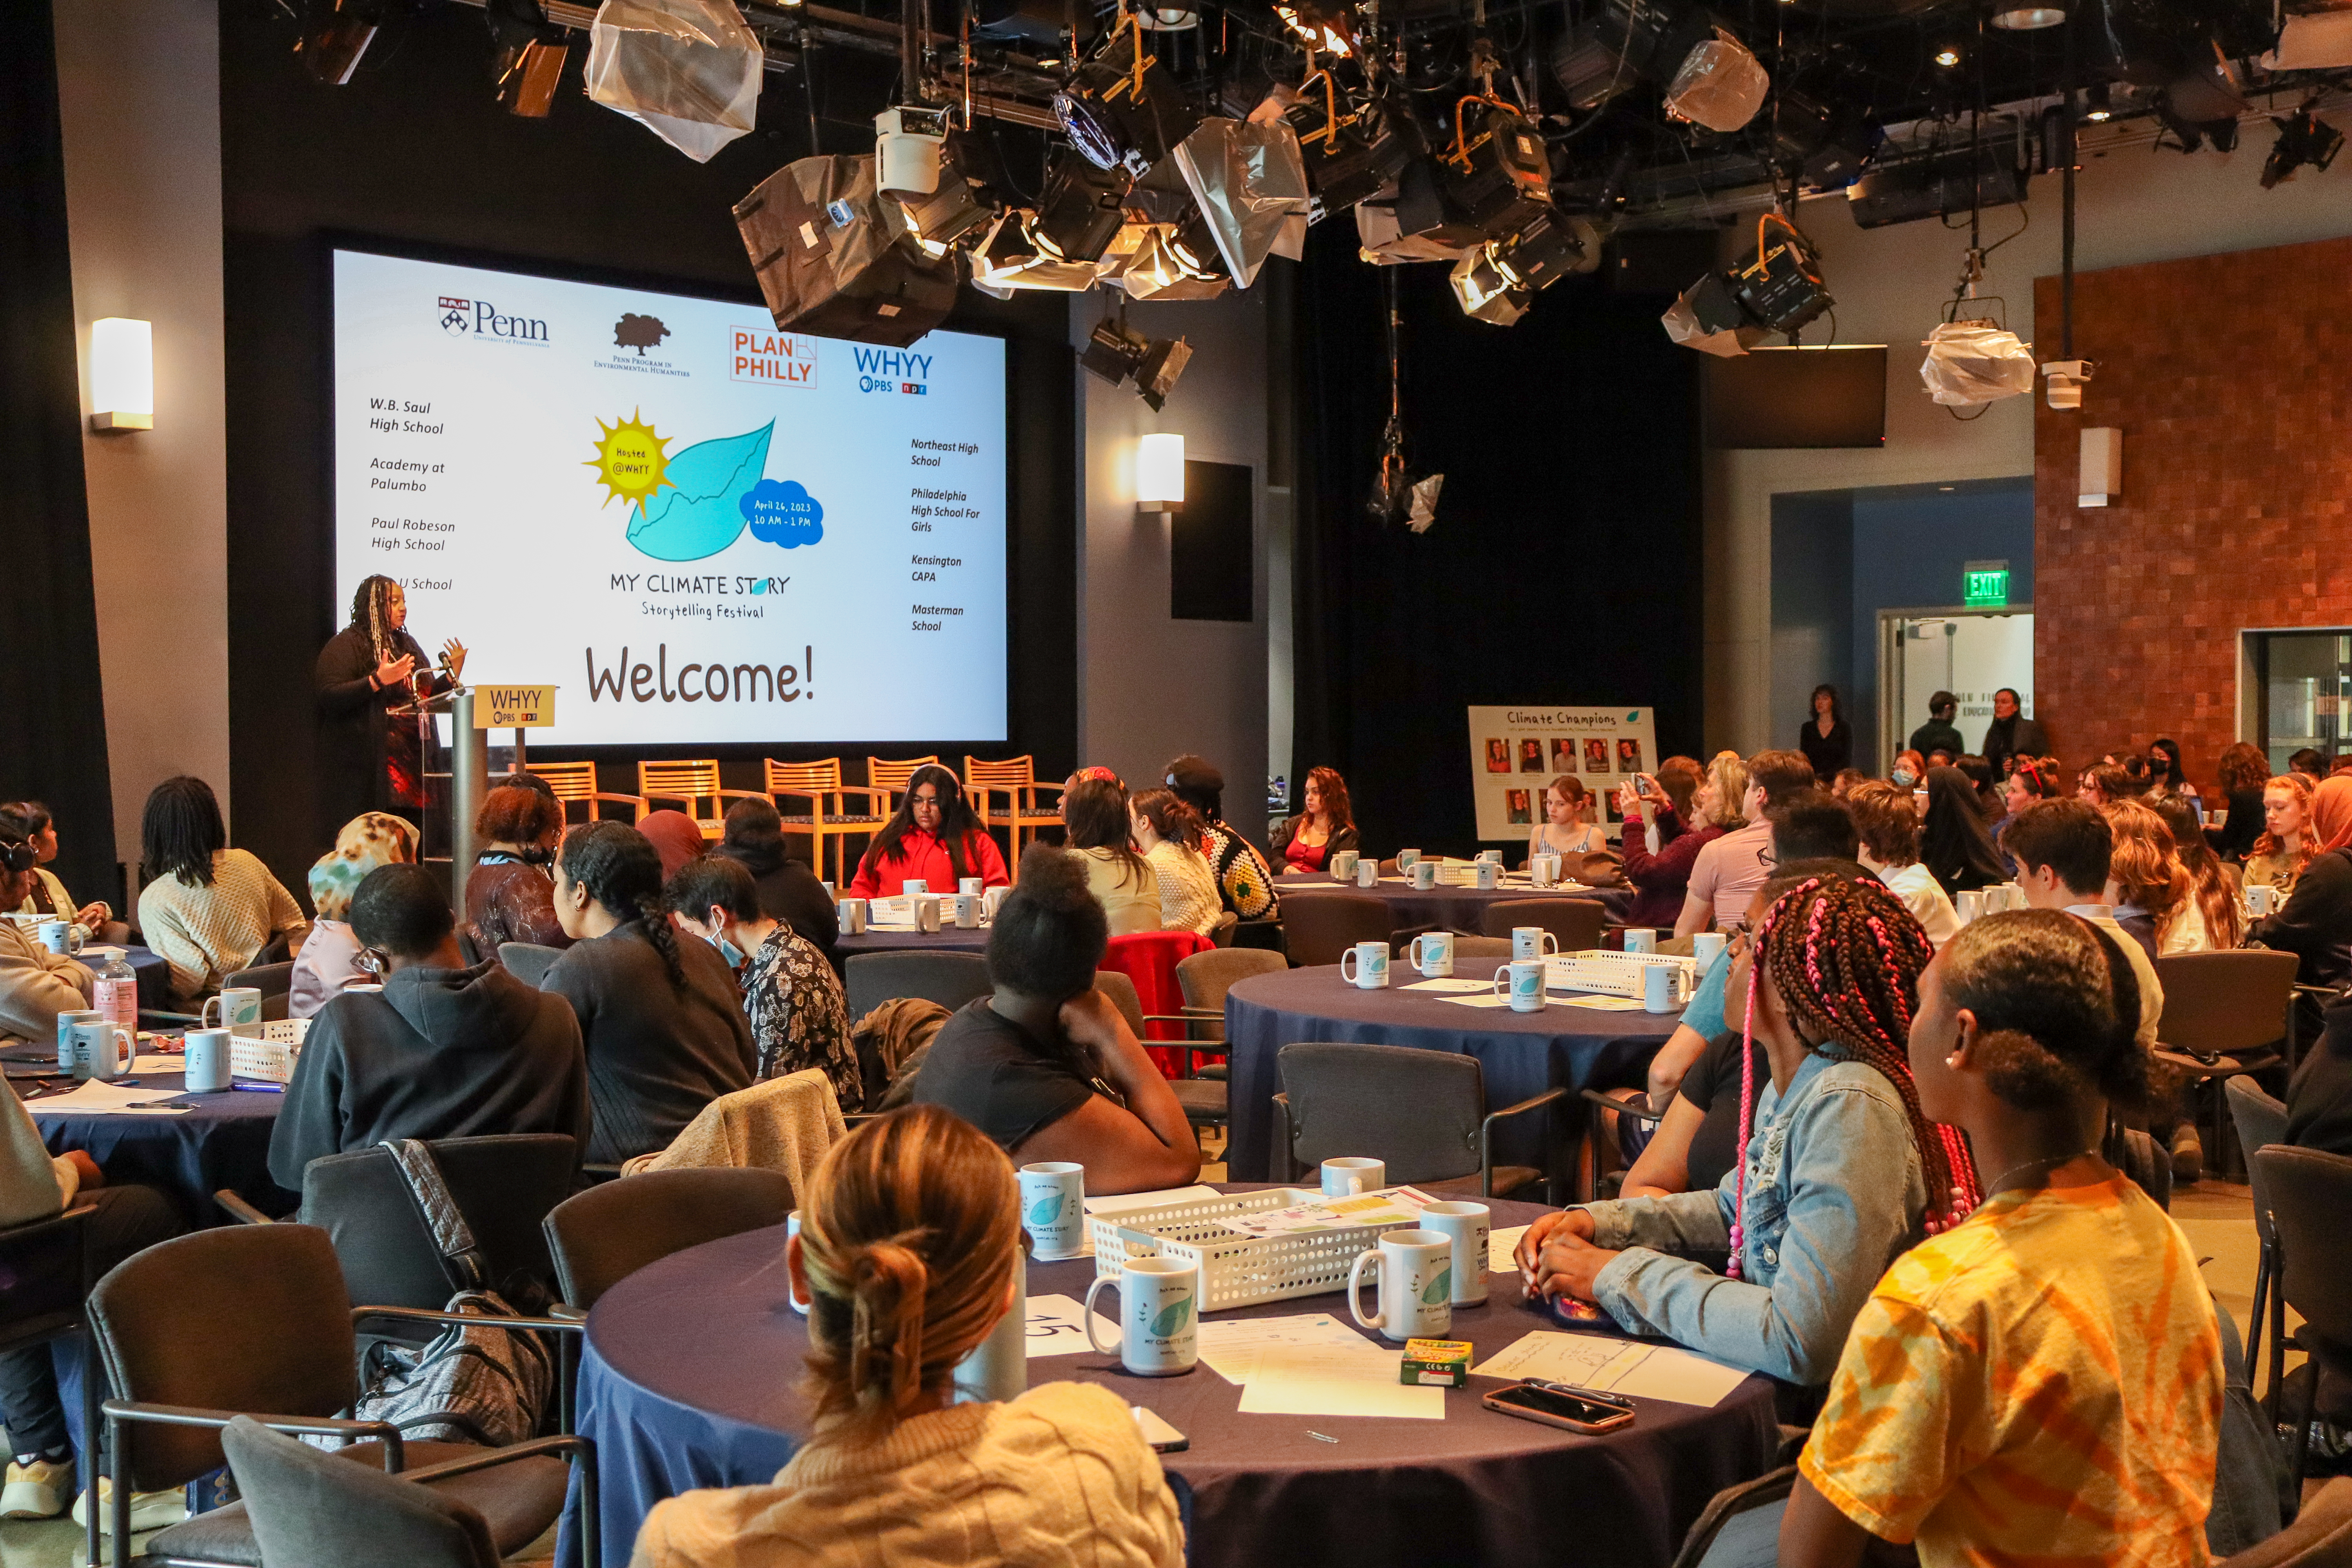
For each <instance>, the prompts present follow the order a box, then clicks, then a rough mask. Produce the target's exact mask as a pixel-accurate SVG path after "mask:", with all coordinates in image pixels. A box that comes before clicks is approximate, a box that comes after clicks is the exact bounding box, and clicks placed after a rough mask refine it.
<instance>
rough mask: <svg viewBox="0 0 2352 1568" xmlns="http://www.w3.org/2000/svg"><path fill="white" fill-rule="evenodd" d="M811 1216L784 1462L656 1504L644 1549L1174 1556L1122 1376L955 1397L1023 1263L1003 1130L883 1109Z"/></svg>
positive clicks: (877, 1558) (1010, 1562) (702, 1557)
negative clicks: (803, 1419) (800, 1378)
mask: <svg viewBox="0 0 2352 1568" xmlns="http://www.w3.org/2000/svg"><path fill="white" fill-rule="evenodd" d="M800 1216H801V1229H800V1234H799V1235H797V1236H795V1237H792V1238H791V1239H790V1240H788V1241H787V1242H785V1243H784V1256H783V1264H784V1268H785V1269H786V1270H787V1271H788V1273H789V1277H790V1279H791V1281H792V1289H793V1296H794V1298H795V1299H796V1300H801V1301H805V1302H807V1303H808V1337H809V1353H808V1375H807V1377H806V1379H805V1380H804V1382H803V1385H802V1386H803V1394H804V1395H805V1396H806V1398H807V1400H808V1403H809V1405H810V1407H811V1408H812V1410H813V1411H814V1426H813V1430H812V1431H811V1432H810V1434H809V1438H808V1441H807V1442H806V1443H803V1445H802V1446H801V1447H800V1451H799V1452H797V1453H795V1454H794V1455H793V1461H792V1463H791V1464H789V1465H786V1466H785V1467H784V1468H783V1469H782V1472H780V1473H779V1474H778V1475H777V1476H776V1478H775V1479H773V1480H772V1481H770V1482H767V1483H765V1484H762V1485H759V1486H749V1487H731V1488H728V1489H724V1490H709V1491H689V1492H687V1493H685V1494H683V1495H681V1496H679V1497H677V1498H673V1499H671V1500H668V1501H667V1502H662V1503H656V1505H655V1506H654V1510H653V1511H652V1512H651V1513H649V1514H647V1515H646V1522H645V1525H644V1527H643V1529H642V1530H641V1531H639V1533H638V1535H637V1541H636V1550H635V1554H634V1555H633V1556H632V1557H631V1559H630V1561H631V1562H632V1563H635V1564H638V1565H640V1568H785V1565H786V1564H804V1563H835V1562H859V1563H960V1564H968V1565H970V1568H1078V1565H1079V1564H1087V1565H1088V1568H1179V1565H1180V1564H1181V1563H1182V1562H1183V1560H1184V1531H1183V1526H1182V1525H1181V1522H1180V1521H1179V1519H1178V1515H1177V1511H1176V1500H1175V1498H1174V1497H1173V1496H1171V1494H1170V1492H1169V1489H1168V1482H1167V1480H1166V1479H1165V1478H1164V1477H1163V1476H1162V1475H1161V1473H1160V1461H1159V1460H1158V1459H1157V1458H1155V1457H1154V1456H1153V1455H1152V1452H1151V1448H1150V1445H1148V1444H1147V1443H1145V1442H1144V1440H1143V1438H1142V1436H1141V1435H1140V1434H1139V1432H1138V1431H1137V1429H1136V1425H1135V1421H1134V1419H1133V1418H1132V1417H1131V1416H1130V1415H1129V1414H1128V1408H1127V1401H1126V1399H1125V1398H1124V1397H1122V1396H1121V1394H1119V1393H1118V1391H1116V1390H1113V1389H1108V1388H1104V1387H1100V1386H1098V1385H1097V1384H1082V1383H1045V1384H1039V1385H1038V1386H1036V1387H1034V1388H1032V1389H1030V1390H1029V1391H1028V1392H1027V1393H1025V1394H1022V1395H1021V1396H1020V1397H1019V1398H1017V1399H1013V1400H1010V1401H1007V1402H1004V1403H1002V1404H998V1403H992V1402H980V1403H973V1404H961V1405H960V1404H957V1403H956V1402H955V1386H954V1378H955V1366H956V1363H958V1362H959V1361H961V1360H962V1359H963V1358H964V1357H965V1356H966V1355H968V1354H970V1353H971V1352H972V1351H973V1350H974V1349H976V1348H978V1346H979V1345H980V1344H981V1342H982V1341H984V1340H986V1339H987V1338H988V1336H989V1334H990V1333H991V1332H992V1331H993V1330H994V1329H995V1327H996V1325H997V1323H998V1321H1000V1320H1002V1319H1003V1316H1004V1314H1005V1312H1006V1311H1007V1310H1009V1309H1010V1308H1011V1306H1012V1304H1013V1272H1014V1270H1015V1269H1016V1268H1019V1267H1020V1259H1021V1247H1022V1237H1021V1206H1020V1203H1019V1193H1018V1191H1017V1189H1016V1188H1015V1186H1014V1184H1013V1164H1012V1162H1010V1161H1009V1160H1007V1159H1006V1158H1005V1157H1004V1155H1003V1152H1001V1151H999V1150H998V1149H997V1147H996V1146H995V1145H994V1144H993V1143H992V1142H989V1140H988V1139H987V1138H986V1137H985V1136H983V1135H982V1134H981V1133H980V1132H978V1131H974V1130H973V1129H972V1127H971V1125H970V1124H969V1123H967V1122H964V1121H961V1120H959V1119H958V1118H957V1117H955V1116H953V1115H951V1114H950V1113H949V1112H947V1111H945V1110H940V1109H938V1108H937V1107H934V1106H920V1105H919V1106H911V1107H908V1108H907V1109H905V1110H895V1111H892V1112H891V1113H890V1114H889V1115H887V1116H884V1117H881V1118H879V1119H878V1120H877V1121H871V1122H868V1123H866V1125H865V1126H863V1127H860V1128H859V1129H857V1131H855V1132H852V1133H851V1134H850V1135H849V1136H848V1137H846V1138H845V1139H843V1140H842V1141H841V1142H838V1143H836V1144H835V1145H834V1146H833V1148H832V1149H831V1150H830V1151H829V1152H827V1153H826V1154H825V1157H824V1163H823V1164H821V1165H819V1166H818V1167H817V1170H816V1174H815V1176H814V1178H812V1179H811V1181H810V1183H809V1190H808V1191H807V1192H806V1193H803V1194H801V1197H800ZM779 1293H781V1282H780V1289H779ZM780 1310H781V1309H780ZM1046 1364H1047V1363H1043V1362H1040V1363H1037V1365H1038V1366H1040V1367H1041V1368H1042V1367H1045V1365H1046Z"/></svg>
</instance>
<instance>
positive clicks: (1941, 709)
mask: <svg viewBox="0 0 2352 1568" xmlns="http://www.w3.org/2000/svg"><path fill="white" fill-rule="evenodd" d="M1959 710H1960V700H1959V699H1958V698H1957V697H1955V696H1953V695H1952V694H1951V693H1950V692H1948V691H1938V692H1937V693H1936V695H1934V696H1933V697H1930V698H1929V699H1927V722H1926V723H1925V724H1922V725H1920V726H1919V727H1918V728H1917V729H1916V730H1914V731H1911V749H1912V750H1913V751H1915V752H1918V753H1919V755H1920V756H1922V757H1925V756H1926V755H1927V753H1928V752H1936V751H1941V752H1949V753H1950V754H1951V755H1953V756H1955V757H1957V756H1958V755H1959V754H1960V753H1961V752H1963V751H1965V750H1967V747H1966V746H1965V745H1963V744H1962V743H1961V741H1960V731H1958V729H1957V728H1956V727H1955V726H1954V725H1953V723H1952V715H1953V714H1955V713H1958V711H1959ZM1924 773H1927V768H1926V767H1925V766H1924V765H1920V766H1918V767H1917V772H1916V773H1914V775H1913V776H1914V778H1915V779H1916V777H1918V776H1919V775H1921V774H1924ZM1902 782H1903V781H1902V780H1901V779H1897V780H1895V783H1896V784H1901V783H1902Z"/></svg>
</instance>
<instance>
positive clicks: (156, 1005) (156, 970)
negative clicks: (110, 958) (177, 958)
mask: <svg viewBox="0 0 2352 1568" xmlns="http://www.w3.org/2000/svg"><path fill="white" fill-rule="evenodd" d="M120 945H121V948H122V956H123V959H124V961H125V962H127V963H129V964H130V965H131V972H132V973H135V974H137V975H138V976H139V1005H140V1006H141V1007H142V1008H145V1009H146V1010H148V1011H150V1012H162V1011H163V1010H164V1009H165V1008H167V1007H169V1006H170V1005H172V966H171V965H170V964H168V963H164V962H163V954H162V953H160V952H155V951H154V950H153V949H152V948H145V947H132V946H131V945H130V944H129V943H128V942H124V943H121V944H120ZM74 961H75V962H76V963H79V964H80V965H81V966H82V967H83V968H84V969H87V970H89V972H90V973H92V974H95V973H98V967H99V965H100V964H101V963H105V962H106V960H105V959H103V958H100V957H98V956H97V955H95V954H91V955H88V956H85V955H83V954H80V953H77V954H75V955H74Z"/></svg>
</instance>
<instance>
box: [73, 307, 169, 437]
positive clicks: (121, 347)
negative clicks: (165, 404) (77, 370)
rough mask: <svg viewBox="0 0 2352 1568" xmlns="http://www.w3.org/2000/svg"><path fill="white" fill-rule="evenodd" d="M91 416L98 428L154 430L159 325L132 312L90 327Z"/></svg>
mask: <svg viewBox="0 0 2352 1568" xmlns="http://www.w3.org/2000/svg"><path fill="white" fill-rule="evenodd" d="M89 401H90V405H91V407H92V408H93V409H94V410H95V412H94V413H92V414H91V415H90V416H89V427H90V428H91V429H93V430H104V431H113V430H152V429H153V428H155V340H154V328H153V327H152V325H150V324H149V323H148V322H145V321H134V320H132V319H131V317H128V316H106V317H103V318H101V319H100V320H98V321H92V322H91V323H90V326H89Z"/></svg>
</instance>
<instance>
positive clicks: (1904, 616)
mask: <svg viewBox="0 0 2352 1568" xmlns="http://www.w3.org/2000/svg"><path fill="white" fill-rule="evenodd" d="M2032 613H2033V604H2032V601H2031V600H2028V601H2026V602H2025V603H2024V604H2021V605H2000V607H1998V608H1995V607H1993V606H1991V605H1921V606H1918V607H1916V608H1911V609H1882V610H1880V611H1879V612H1878V751H1879V756H1878V772H1879V773H1880V775H1881V776H1884V775H1885V773H1888V772H1889V771H1891V770H1892V769H1893V768H1894V766H1895V753H1896V752H1900V751H1901V750H1903V742H1905V741H1906V740H1908V739H1909V738H1910V735H1911V730H1912V729H1915V728H1916V725H1915V726H1909V727H1906V726H1905V724H1904V722H1903V718H1902V715H1901V714H1900V713H1898V712H1896V711H1895V708H1896V699H1895V655H1896V652H1897V650H1898V646H1899V639H1898V637H1896V634H1895V623H1897V622H1899V621H1921V620H1950V621H1957V620H1965V619H1968V618H1969V617H1972V616H1979V617H1980V616H2030V615H2032Z"/></svg>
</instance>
